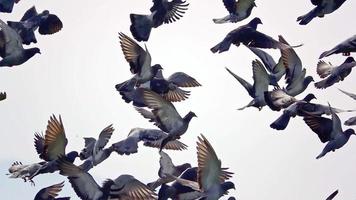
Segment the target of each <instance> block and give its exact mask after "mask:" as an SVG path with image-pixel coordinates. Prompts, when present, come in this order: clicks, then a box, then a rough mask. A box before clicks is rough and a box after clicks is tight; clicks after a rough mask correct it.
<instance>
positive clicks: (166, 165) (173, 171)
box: [147, 151, 192, 190]
mask: <svg viewBox="0 0 356 200" xmlns="http://www.w3.org/2000/svg"><path fill="white" fill-rule="evenodd" d="M159 154H160V155H161V157H160V159H159V165H160V168H159V171H158V176H159V178H158V179H157V180H156V181H154V182H152V183H148V184H147V185H148V186H149V187H150V188H151V189H152V190H155V189H156V188H157V187H159V186H161V185H162V184H167V183H170V182H172V181H174V180H175V179H174V178H172V176H175V177H179V176H180V175H181V174H182V173H183V172H184V171H185V170H186V169H188V168H191V167H192V166H191V165H190V164H189V163H184V164H182V165H178V166H175V165H174V164H173V161H172V159H171V157H169V155H168V154H167V153H165V152H163V151H161V152H159Z"/></svg>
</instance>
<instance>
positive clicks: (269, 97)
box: [264, 89, 316, 111]
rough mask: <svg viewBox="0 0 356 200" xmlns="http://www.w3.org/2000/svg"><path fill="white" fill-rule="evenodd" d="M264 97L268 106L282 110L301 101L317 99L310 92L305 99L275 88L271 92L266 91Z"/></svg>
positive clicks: (274, 109) (275, 109)
mask: <svg viewBox="0 0 356 200" xmlns="http://www.w3.org/2000/svg"><path fill="white" fill-rule="evenodd" d="M264 98H265V101H266V104H267V105H268V107H270V108H271V110H273V111H280V110H281V109H283V108H287V107H289V106H290V105H292V104H294V103H296V102H299V101H304V102H310V101H311V100H312V99H316V97H315V96H314V94H308V95H307V96H305V97H304V99H303V100H298V99H297V98H295V97H293V96H291V95H289V94H287V93H286V91H284V90H283V89H274V90H273V91H270V92H264Z"/></svg>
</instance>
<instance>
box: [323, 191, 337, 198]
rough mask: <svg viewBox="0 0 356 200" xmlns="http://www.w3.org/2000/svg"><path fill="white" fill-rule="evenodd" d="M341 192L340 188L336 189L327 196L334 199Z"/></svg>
mask: <svg viewBox="0 0 356 200" xmlns="http://www.w3.org/2000/svg"><path fill="white" fill-rule="evenodd" d="M338 193H339V190H335V192H333V193H332V194H330V195H329V196H328V198H326V200H333V199H334V198H335V196H336V195H337V194H338Z"/></svg>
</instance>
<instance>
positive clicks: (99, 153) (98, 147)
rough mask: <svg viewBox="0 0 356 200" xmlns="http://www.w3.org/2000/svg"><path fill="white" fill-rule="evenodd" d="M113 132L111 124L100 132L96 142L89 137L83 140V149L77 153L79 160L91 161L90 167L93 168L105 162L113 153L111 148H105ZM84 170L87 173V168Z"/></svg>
mask: <svg viewBox="0 0 356 200" xmlns="http://www.w3.org/2000/svg"><path fill="white" fill-rule="evenodd" d="M113 132H114V128H113V127H112V124H111V125H109V126H107V127H106V128H104V129H103V130H102V131H101V132H100V135H99V138H98V140H96V139H95V138H91V137H90V138H84V141H85V147H84V149H82V150H81V151H80V153H79V157H80V159H81V160H89V161H91V167H94V166H96V165H98V164H100V163H101V162H103V161H104V160H106V159H107V158H108V157H109V156H110V154H111V153H112V151H113V149H112V148H111V147H109V148H105V146H106V145H107V143H108V142H109V140H110V138H111V135H112V133H113ZM86 170H87V171H88V170H89V168H87V169H86Z"/></svg>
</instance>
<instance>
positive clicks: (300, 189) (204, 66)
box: [0, 0, 356, 200]
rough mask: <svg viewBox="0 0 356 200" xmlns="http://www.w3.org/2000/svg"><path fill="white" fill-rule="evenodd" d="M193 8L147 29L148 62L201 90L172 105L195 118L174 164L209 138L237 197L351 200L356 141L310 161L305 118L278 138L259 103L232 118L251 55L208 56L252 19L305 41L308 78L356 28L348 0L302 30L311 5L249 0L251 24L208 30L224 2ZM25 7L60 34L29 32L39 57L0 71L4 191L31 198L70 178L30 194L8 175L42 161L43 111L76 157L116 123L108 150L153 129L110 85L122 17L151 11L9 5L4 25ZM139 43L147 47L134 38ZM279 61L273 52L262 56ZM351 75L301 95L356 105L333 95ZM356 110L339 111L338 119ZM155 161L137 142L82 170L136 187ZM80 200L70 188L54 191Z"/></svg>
mask: <svg viewBox="0 0 356 200" xmlns="http://www.w3.org/2000/svg"><path fill="white" fill-rule="evenodd" d="M189 3H190V6H189V10H188V11H187V13H186V14H185V15H184V17H183V18H182V19H181V20H179V21H178V22H176V23H174V24H170V25H163V26H161V27H159V28H158V29H154V30H153V31H152V34H151V37H150V40H149V42H147V47H148V49H149V51H150V52H151V55H152V57H153V63H160V64H161V65H162V66H163V67H164V74H165V75H166V76H169V75H170V74H171V73H174V72H176V71H184V72H186V73H188V74H190V75H192V76H193V77H195V78H196V79H197V80H198V81H199V82H200V83H201V84H202V85H203V87H201V88H196V89H192V90H193V91H192V95H191V97H190V98H189V99H188V100H187V101H185V102H183V103H179V104H175V105H176V107H177V110H178V111H179V112H180V113H181V114H182V115H185V114H186V113H187V112H188V111H189V110H192V111H194V112H195V113H196V114H197V115H198V118H194V119H193V120H192V122H191V124H190V128H189V130H188V131H187V133H186V134H185V135H184V136H183V138H182V141H183V142H184V143H186V144H188V145H189V149H188V150H187V151H184V152H177V153H171V152H169V153H170V155H172V156H173V160H174V162H175V163H176V164H180V163H183V162H191V163H192V164H193V165H196V151H195V142H196V138H197V136H198V135H199V134H200V133H203V134H205V136H206V137H207V138H208V140H209V141H210V142H211V143H212V145H213V146H214V148H215V150H216V153H217V155H218V156H219V158H220V159H221V161H222V163H223V166H225V167H230V170H231V171H233V172H235V175H234V178H233V179H232V180H233V181H234V182H235V184H236V187H237V190H236V191H233V192H232V193H231V194H232V195H234V196H236V197H238V198H239V199H274V200H286V199H288V200H289V199H291V200H300V199H310V200H317V199H325V198H326V197H327V196H328V195H329V194H330V193H331V192H333V191H334V190H335V189H339V190H340V193H339V195H338V197H337V198H336V199H345V200H350V199H356V192H355V182H354V180H355V177H356V168H355V165H356V156H355V152H356V139H355V138H351V139H350V141H349V143H348V144H347V145H345V147H343V148H342V149H340V150H337V151H336V152H335V153H330V154H328V155H327V156H325V157H324V158H322V159H320V160H316V159H315V157H316V156H317V155H318V154H319V153H320V152H321V150H322V148H323V147H324V145H323V144H321V143H320V142H319V140H318V138H317V137H316V135H315V134H314V133H313V132H311V131H310V130H309V129H308V128H307V126H306V125H305V124H304V123H303V121H302V120H301V119H300V118H298V119H294V120H292V121H291V123H290V125H289V126H288V128H287V129H286V130H285V131H283V132H277V131H275V130H273V129H271V128H269V124H270V123H271V122H272V121H273V120H275V119H276V118H277V117H278V116H279V113H276V112H272V111H270V110H269V109H266V108H264V109H263V110H262V111H261V112H259V111H258V110H257V109H254V108H251V109H247V110H245V111H237V110H236V108H238V107H241V106H243V105H245V104H247V103H248V102H249V101H250V100H251V99H250V97H249V96H248V94H247V92H246V91H245V90H244V88H243V87H242V86H241V85H240V84H239V83H237V81H236V80H234V78H232V76H230V75H229V74H228V73H227V72H226V71H225V69H224V67H229V68H230V69H231V70H232V71H234V72H235V73H237V74H239V75H241V76H242V77H244V78H246V79H247V80H251V77H252V71H251V61H252V60H253V59H255V58H256V57H255V56H254V55H253V54H252V53H251V52H250V51H249V50H248V49H247V48H245V47H240V48H236V47H231V50H230V51H229V52H225V53H223V54H220V55H217V54H216V55H214V54H212V53H211V52H210V50H209V49H210V48H211V47H212V46H213V45H215V44H216V43H217V42H219V41H220V40H221V39H222V38H223V37H224V36H225V34H226V33H227V32H229V31H230V30H232V29H234V28H236V27H238V26H239V25H242V24H245V23H247V22H248V21H249V20H250V19H252V17H254V16H258V17H260V18H261V19H262V21H263V25H261V26H259V28H258V29H259V30H260V31H262V32H265V33H267V34H269V35H270V36H272V37H274V38H277V36H278V35H279V34H282V35H283V36H284V37H285V38H286V39H287V41H289V42H290V43H291V44H299V43H304V46H303V47H301V48H298V49H297V50H296V51H297V53H299V55H300V57H301V59H302V60H303V64H304V67H306V68H307V73H308V74H309V75H313V76H314V77H315V79H316V80H319V79H318V78H317V77H316V76H315V75H316V73H315V66H316V63H317V62H318V59H317V58H318V56H319V55H320V53H321V52H323V51H324V50H327V49H330V48H331V47H333V46H334V45H335V44H337V43H338V42H341V41H343V40H344V39H346V38H348V37H350V36H352V35H353V34H355V32H356V28H355V27H356V26H355V25H356V22H355V20H354V18H355V8H356V1H351V0H349V1H347V2H346V3H345V4H344V5H343V6H342V7H341V8H340V9H339V10H337V11H336V12H335V13H333V14H331V15H328V16H326V17H325V18H323V19H320V18H318V19H315V20H313V21H312V22H311V23H310V24H309V25H307V26H300V25H298V24H297V23H296V21H295V20H296V18H297V17H298V16H300V15H302V14H305V13H306V12H308V11H309V10H310V9H311V8H312V5H311V3H310V1H308V0H300V1H283V0H279V1H278V0H273V1H272V0H269V1H260V0H256V3H257V5H258V7H257V8H255V9H254V10H253V13H252V15H251V17H250V18H249V19H247V20H245V21H243V22H240V23H238V24H225V25H215V24H214V23H213V22H212V18H215V17H222V16H225V15H226V14H227V12H226V10H225V8H224V6H223V4H222V2H221V1H220V0H214V1H209V2H202V1H193V0H191V1H190V2H189ZM32 5H36V8H37V10H38V11H39V12H41V11H42V10H44V9H48V10H49V11H50V12H52V13H55V14H57V15H58V16H59V17H60V18H61V19H62V21H63V23H64V28H63V30H62V31H61V32H59V33H57V34H55V35H52V36H40V35H38V36H37V39H38V44H36V45H32V46H37V47H39V48H41V51H42V54H41V55H36V56H35V57H33V58H32V59H30V60H29V61H28V62H26V63H25V64H23V65H21V66H17V67H13V68H2V69H1V72H0V90H1V91H6V92H7V94H8V99H6V100H5V101H2V102H0V110H1V114H0V121H1V127H0V130H1V134H2V139H1V140H0V146H1V150H2V151H1V154H0V167H1V174H2V175H1V178H0V180H1V181H0V192H1V196H2V197H1V199H32V198H33V197H34V196H35V194H36V192H37V191H38V190H40V189H41V188H42V187H45V186H49V185H51V184H55V183H58V182H61V181H63V180H66V178H65V177H62V176H60V175H58V173H55V174H48V175H42V176H39V177H36V178H35V182H36V187H32V186H31V185H30V184H29V183H23V181H22V180H13V179H8V178H7V177H6V176H5V173H7V169H8V167H9V166H10V164H11V163H12V162H13V161H22V162H23V163H33V162H38V161H40V160H39V158H38V156H37V154H36V152H35V148H34V147H33V134H34V132H36V131H42V130H43V131H44V130H45V128H46V125H47V120H48V119H49V117H50V115H52V114H56V115H57V116H58V114H61V115H62V119H63V123H64V126H65V130H66V134H67V138H68V140H69V143H68V146H67V149H68V150H78V151H79V150H80V149H81V148H82V146H83V145H84V141H83V139H82V137H84V136H86V137H88V136H92V137H97V135H98V134H99V132H100V131H101V130H102V129H103V128H104V127H106V126H107V125H109V124H111V123H113V124H114V127H115V129H116V131H115V132H114V135H113V137H112V139H111V141H110V143H109V144H111V143H113V142H117V141H118V140H121V139H122V138H124V137H125V136H126V135H127V133H128V132H129V130H130V129H131V128H134V127H137V126H139V127H145V128H153V127H154V126H153V125H152V124H150V123H148V121H147V120H145V119H143V118H142V117H141V116H140V115H139V114H138V113H137V112H136V111H135V110H134V109H133V107H132V106H131V105H129V104H126V103H125V102H124V101H123V100H122V99H121V97H120V95H119V94H118V93H117V92H116V90H115V88H114V85H115V84H116V83H119V82H122V81H124V80H126V79H128V78H129V77H131V74H130V72H129V66H128V64H127V63H126V61H125V59H124V56H123V55H122V52H121V49H120V46H119V42H118V34H117V33H118V32H119V31H122V32H124V33H126V34H128V35H131V34H130V32H129V25H130V20H129V14H130V13H147V12H148V10H149V8H150V7H151V5H152V2H151V1H149V0H146V1H142V0H130V1H123V0H106V1H98V0H97V1H94V0H76V1H54V0H50V1H48V0H46V1H45V0H36V1H35V0H28V1H22V2H20V3H19V4H18V5H15V8H14V10H13V13H12V14H3V13H2V14H0V16H1V19H3V20H19V19H20V18H21V16H22V15H23V13H24V12H25V11H26V10H27V9H28V8H30V7H31V6H32ZM141 45H143V43H141ZM269 52H270V53H272V54H273V55H274V56H275V58H276V59H278V55H279V51H278V50H270V51H269ZM344 59H345V58H343V57H342V56H331V57H328V58H327V59H326V61H331V62H333V63H335V64H340V63H341V62H343V61H344ZM354 73H355V72H353V73H352V74H351V75H350V76H349V77H348V78H347V79H346V80H345V81H344V82H342V83H340V84H337V85H335V86H334V87H332V88H329V89H327V90H323V91H321V90H316V89H315V88H314V86H312V85H311V87H309V88H308V90H307V91H306V92H305V93H304V94H302V95H300V96H299V98H303V97H304V95H305V94H306V93H307V92H313V93H315V94H316V96H317V97H318V100H317V102H319V103H323V104H326V103H327V102H328V101H329V102H330V103H331V104H332V105H333V106H336V107H341V108H347V109H356V102H355V101H354V100H352V99H350V98H348V97H347V96H345V95H343V94H341V93H340V92H339V91H338V90H337V88H342V89H345V90H348V91H350V92H356V88H355V87H354V86H355V84H356V81H355V79H354V78H353V77H355V76H356V75H355V74H354ZM352 115H353V114H341V115H340V116H341V119H342V120H346V119H348V117H351V116H352ZM158 159H159V155H158V153H157V150H156V149H150V148H146V147H142V145H140V148H139V153H137V154H134V155H131V156H119V155H117V154H116V153H113V154H112V156H111V157H110V158H109V159H108V160H106V161H105V162H104V163H102V164H101V165H99V166H97V167H96V168H94V169H93V170H91V171H90V173H91V174H92V175H93V176H94V178H95V179H96V181H97V182H98V183H101V182H102V181H103V180H105V178H116V177H117V176H119V175H121V174H125V173H128V174H132V175H134V176H135V177H136V178H138V179H140V180H142V181H143V182H150V181H153V180H154V179H155V178H156V176H157V171H158ZM65 195H70V196H72V197H73V198H72V199H78V197H77V196H76V195H75V194H74V192H73V190H72V189H71V186H70V184H69V183H68V182H66V184H65V187H64V189H63V191H62V192H61V193H60V196H65Z"/></svg>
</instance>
